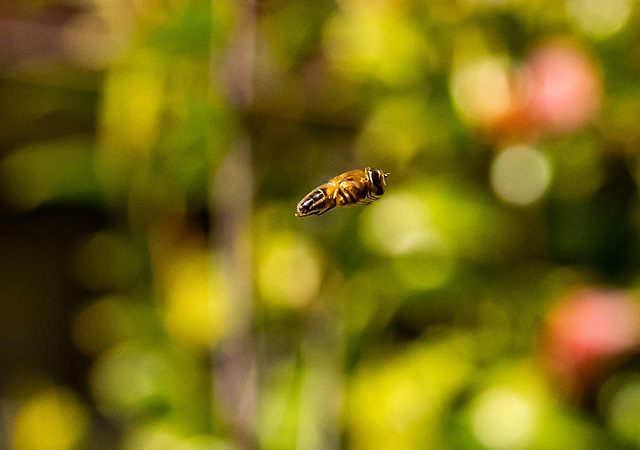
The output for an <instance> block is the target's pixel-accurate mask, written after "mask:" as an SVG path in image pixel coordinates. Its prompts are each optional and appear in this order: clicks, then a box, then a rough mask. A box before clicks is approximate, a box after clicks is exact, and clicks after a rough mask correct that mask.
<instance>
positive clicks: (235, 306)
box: [210, 0, 257, 448]
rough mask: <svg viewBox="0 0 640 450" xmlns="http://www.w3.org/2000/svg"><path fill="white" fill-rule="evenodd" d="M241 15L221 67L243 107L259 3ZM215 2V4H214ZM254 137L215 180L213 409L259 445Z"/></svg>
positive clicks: (245, 139)
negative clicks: (219, 307) (220, 293)
mask: <svg viewBox="0 0 640 450" xmlns="http://www.w3.org/2000/svg"><path fill="white" fill-rule="evenodd" d="M239 3H240V4H241V8H242V17H241V19H240V21H239V23H238V26H237V28H236V30H235V32H234V33H233V34H232V36H231V37H230V39H229V42H228V45H227V49H226V57H225V58H224V61H222V64H221V65H219V64H217V62H219V61H214V59H215V57H212V65H211V70H212V80H213V79H214V78H216V77H214V72H213V71H217V70H222V71H223V73H222V77H223V79H224V84H225V86H224V87H225V89H226V92H227V95H228V98H229V101H230V103H231V104H232V105H233V106H234V107H235V108H236V109H237V110H239V111H242V110H248V109H250V107H251V104H252V102H253V72H254V60H255V39H256V2H255V0H242V1H241V2H239ZM214 7H215V5H214ZM252 146H253V142H252V137H251V134H250V132H249V131H247V130H245V131H244V132H241V134H240V135H239V136H238V138H237V140H236V142H235V144H234V145H232V146H231V148H230V149H229V151H228V153H227V155H226V157H225V159H224V161H223V162H222V164H221V165H220V167H219V168H218V170H217V172H216V173H215V174H214V177H213V181H212V185H211V209H210V213H211V216H212V228H211V235H212V244H213V249H214V251H216V252H217V254H218V255H219V263H220V264H219V268H220V270H221V271H222V272H223V273H222V275H223V276H224V277H225V278H226V279H227V281H228V283H227V284H228V286H229V298H228V300H229V308H228V317H227V322H228V329H229V334H228V336H227V338H226V339H225V340H224V341H223V342H222V343H221V344H219V345H218V346H217V347H216V348H215V349H213V350H212V361H213V385H214V386H213V387H214V398H213V402H214V412H215V413H216V414H217V415H218V417H220V418H221V419H222V420H223V421H224V422H225V423H226V424H227V425H228V426H229V427H230V431H231V434H232V438H233V440H234V441H235V442H234V443H235V444H236V446H238V447H239V448H254V447H256V435H255V412H256V401H257V368H256V359H257V358H256V350H255V345H254V342H253V336H252V322H253V309H254V306H253V289H252V278H253V277H252V268H251V206H252V201H253V170H252V163H251V153H252Z"/></svg>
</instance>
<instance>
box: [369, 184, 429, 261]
mask: <svg viewBox="0 0 640 450" xmlns="http://www.w3.org/2000/svg"><path fill="white" fill-rule="evenodd" d="M360 225H361V226H360V231H361V237H362V239H363V241H364V243H365V244H366V245H367V246H368V247H369V248H371V249H372V250H374V251H376V252H378V253H381V254H384V255H404V254H408V253H411V252H415V251H417V250H425V249H429V248H434V247H437V248H440V247H441V246H442V240H441V237H440V236H439V234H438V232H437V230H435V229H434V228H433V225H432V223H431V214H430V211H429V209H428V207H427V205H426V204H425V202H423V201H422V200H421V199H420V198H419V197H417V196H414V195H412V194H388V195H385V201H384V202H380V203H379V204H376V205H373V206H371V207H369V208H368V209H367V210H366V211H365V212H364V213H363V214H362V220H361V223H360Z"/></svg>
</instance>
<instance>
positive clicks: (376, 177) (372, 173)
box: [369, 170, 380, 186]
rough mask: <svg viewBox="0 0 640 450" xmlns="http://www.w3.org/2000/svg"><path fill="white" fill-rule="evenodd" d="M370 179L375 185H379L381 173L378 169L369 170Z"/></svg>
mask: <svg viewBox="0 0 640 450" xmlns="http://www.w3.org/2000/svg"><path fill="white" fill-rule="evenodd" d="M369 180H371V182H372V183H373V184H374V185H375V186H378V185H379V184H380V174H379V173H378V171H377V170H370V171H369Z"/></svg>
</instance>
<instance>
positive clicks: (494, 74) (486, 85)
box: [451, 57, 512, 124]
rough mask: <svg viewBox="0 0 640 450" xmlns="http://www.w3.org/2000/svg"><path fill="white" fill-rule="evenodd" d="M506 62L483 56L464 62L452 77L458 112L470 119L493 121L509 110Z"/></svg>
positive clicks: (509, 95)
mask: <svg viewBox="0 0 640 450" xmlns="http://www.w3.org/2000/svg"><path fill="white" fill-rule="evenodd" d="M508 69H509V66H508V61H507V60H506V59H504V58H499V57H486V58H479V59H476V60H471V61H465V62H464V63H461V64H460V65H459V66H458V67H456V68H455V69H454V71H453V75H452V78H451V94H452V96H453V101H454V104H455V105H456V107H457V108H458V111H460V113H461V114H462V116H464V117H465V118H467V119H468V120H469V121H471V122H475V123H481V124H486V123H493V122H495V121H497V120H499V119H500V118H502V117H503V116H504V115H505V114H506V113H507V112H508V111H509V109H510V107H511V103H512V99H511V91H510V86H509V73H508Z"/></svg>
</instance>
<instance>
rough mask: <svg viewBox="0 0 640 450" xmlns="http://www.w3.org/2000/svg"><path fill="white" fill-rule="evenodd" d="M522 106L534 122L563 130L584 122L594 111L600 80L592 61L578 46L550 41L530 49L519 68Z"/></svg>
mask: <svg viewBox="0 0 640 450" xmlns="http://www.w3.org/2000/svg"><path fill="white" fill-rule="evenodd" d="M523 76H524V77H525V82H524V84H525V86H526V87H527V89H526V90H527V97H528V98H527V101H526V103H525V105H526V106H525V108H526V110H527V111H528V113H529V115H530V116H531V119H532V121H533V122H534V123H537V124H539V125H540V126H542V127H543V128H546V129H550V130H553V131H559V132H567V131H572V130H575V129H578V128H580V127H582V126H584V125H586V124H587V123H588V122H589V121H590V120H591V119H593V117H594V116H595V115H596V113H597V112H598V109H599V106H600V100H601V95H602V94H601V86H600V80H599V77H598V75H597V73H596V70H595V69H594V65H593V64H592V62H591V61H590V60H589V58H587V56H586V55H585V54H584V53H583V52H582V51H581V50H579V49H578V48H576V47H574V46H572V45H569V44H564V43H553V44H548V45H546V46H544V47H541V48H540V49H538V50H537V51H535V52H534V53H533V55H532V56H531V57H530V58H529V60H528V61H527V63H526V70H525V71H523Z"/></svg>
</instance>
